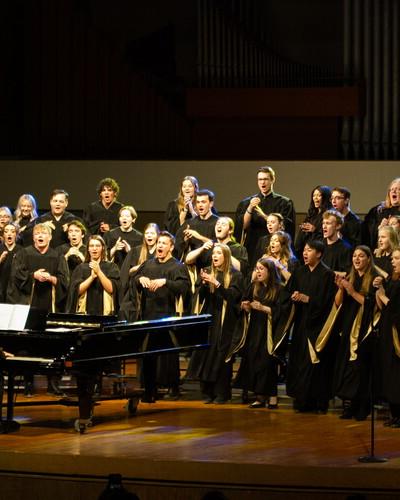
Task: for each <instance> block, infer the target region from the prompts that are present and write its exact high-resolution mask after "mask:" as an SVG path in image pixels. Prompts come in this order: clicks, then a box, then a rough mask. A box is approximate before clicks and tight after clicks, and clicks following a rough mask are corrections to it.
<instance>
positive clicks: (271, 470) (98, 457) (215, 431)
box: [0, 383, 400, 499]
mask: <svg viewBox="0 0 400 500" xmlns="http://www.w3.org/2000/svg"><path fill="white" fill-rule="evenodd" d="M281 391H282V388H281ZM197 395H198V392H197V385H196V384H193V383H192V384H186V385H185V386H184V392H183V398H182V399H181V400H179V401H166V400H161V401H158V402H157V403H155V404H151V405H150V404H145V403H140V404H139V407H138V411H137V415H136V416H129V414H128V412H127V410H126V409H125V408H124V405H125V402H124V401H123V400H117V401H107V402H101V403H100V404H99V405H98V406H96V408H95V425H94V427H92V428H90V429H89V430H88V432H87V433H86V434H84V435H79V434H77V433H75V432H74V430H73V422H74V419H75V418H76V414H77V409H76V407H65V406H59V405H50V406H17V407H16V408H15V414H16V419H17V420H18V421H19V422H20V424H21V428H20V430H19V431H18V432H16V433H12V434H3V435H0V472H1V474H7V473H8V474H11V475H12V474H17V473H18V474H21V473H22V474H28V475H29V474H35V475H57V476H65V477H67V476H70V477H75V478H85V477H86V478H89V477H91V478H93V477H99V478H102V479H104V477H106V476H107V475H108V474H109V473H113V472H115V473H120V474H122V476H123V477H124V478H125V479H126V481H133V482H134V483H135V484H140V483H141V482H142V483H143V484H144V483H154V482H156V483H158V484H172V483H174V484H175V483H180V484H184V485H186V486H188V485H197V486H199V485H200V486H204V488H212V487H218V488H228V489H231V490H232V491H231V495H230V496H229V498H232V499H233V498H236V496H234V494H235V491H236V490H237V491H242V493H243V491H250V490H252V489H254V490H255V491H254V492H253V493H254V494H253V496H252V497H251V498H263V497H262V496H260V497H258V496H255V492H256V491H258V490H260V491H262V490H264V491H270V492H272V491H283V490H287V492H288V493H289V492H290V491H292V490H295V491H301V490H302V489H304V491H306V490H307V491H310V490H311V491H314V492H315V493H316V492H318V491H319V490H321V491H325V492H326V491H329V490H331V491H332V495H333V494H334V493H335V492H336V493H337V495H339V494H340V492H342V493H343V492H346V493H348V492H353V491H354V492H358V493H359V492H364V493H365V492H368V498H375V496H371V495H378V496H376V498H381V499H382V498H395V497H396V496H393V495H396V494H397V493H396V492H398V495H399V496H400V429H391V428H385V427H383V425H382V424H383V420H382V419H383V414H382V412H378V420H377V422H376V427H375V429H376V435H375V437H376V440H375V454H376V455H379V456H385V457H387V458H388V461H387V462H386V463H378V464H377V463H373V464H363V463H360V462H359V461H358V458H359V457H360V456H363V455H368V454H370V451H371V449H370V420H369V419H368V420H367V421H365V422H356V421H354V420H350V421H349V420H345V421H343V420H340V419H339V418H338V415H339V413H340V412H339V409H330V410H329V412H328V414H327V415H314V414H296V413H294V412H293V410H292V409H291V401H290V399H289V398H286V397H284V396H282V397H280V404H279V409H277V410H268V409H258V410H254V409H250V408H248V407H247V406H246V405H243V404H240V396H239V394H236V395H235V397H234V399H233V402H232V404H225V405H216V404H211V405H205V404H203V403H202V402H201V401H198V400H196V399H194V398H196V396H197ZM45 399H49V397H48V396H45V395H44V394H41V395H38V396H35V397H34V398H30V399H28V398H23V397H19V398H18V401H19V402H21V403H22V402H24V401H26V402H27V403H28V404H31V403H32V402H37V401H40V400H45ZM50 399H52V398H50ZM52 400H53V401H55V399H52ZM224 491H225V490H224ZM336 493H335V494H336ZM343 494H344V493H343ZM311 497H313V496H312V495H309V498H311ZM0 498H3V497H1V495H0ZM4 498H6V497H4ZM141 498H142V497H141ZM145 498H147V497H145ZM148 498H151V497H150V496H149V497H148ZM171 498H172V497H171ZM174 498H175V497H174ZM176 498H184V497H176ZM193 498H194V497H193ZM196 498H197V497H196ZM198 498H200V497H198ZM237 498H239V496H238V497H237ZM241 498H243V495H242V496H241ZM268 498H274V497H270V496H268ZM276 498H278V497H276ZM279 498H281V497H279ZM286 498H289V496H286ZM290 498H291V497H290ZM293 498H300V497H299V495H297V496H296V495H295V496H293ZM315 498H317V497H315ZM324 498H346V496H342V497H340V496H331V497H329V496H326V495H325V496H324Z"/></svg>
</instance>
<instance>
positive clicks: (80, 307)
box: [67, 260, 120, 316]
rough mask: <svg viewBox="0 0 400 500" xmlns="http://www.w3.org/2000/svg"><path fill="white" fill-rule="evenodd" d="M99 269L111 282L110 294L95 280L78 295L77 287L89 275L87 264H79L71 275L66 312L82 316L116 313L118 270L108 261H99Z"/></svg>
mask: <svg viewBox="0 0 400 500" xmlns="http://www.w3.org/2000/svg"><path fill="white" fill-rule="evenodd" d="M100 268H101V270H102V271H103V273H104V274H105V275H106V276H107V278H109V279H110V280H111V283H112V286H113V291H112V293H111V294H109V293H108V292H106V291H105V290H104V288H103V286H102V284H101V283H100V280H99V279H98V278H96V279H95V280H94V281H93V283H92V284H91V286H90V287H89V288H88V290H87V291H86V292H85V293H84V294H83V295H81V296H80V295H79V286H80V284H81V283H82V282H83V281H85V280H86V279H87V278H88V277H89V276H90V274H91V271H92V270H91V269H90V267H89V263H88V262H83V263H82V264H79V266H77V267H76V268H75V270H74V272H73V273H72V276H71V285H70V289H69V294H68V302H67V311H68V312H71V313H76V312H80V313H83V314H95V315H104V316H107V315H112V314H116V313H117V312H118V307H119V302H118V300H119V285H120V278H119V269H118V266H117V265H116V264H114V263H113V262H108V261H104V260H103V261H101V262H100Z"/></svg>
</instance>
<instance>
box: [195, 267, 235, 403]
mask: <svg viewBox="0 0 400 500" xmlns="http://www.w3.org/2000/svg"><path fill="white" fill-rule="evenodd" d="M208 272H210V270H208ZM231 273H232V277H231V282H230V284H229V286H228V287H226V288H225V286H224V282H223V277H222V273H221V274H217V280H218V281H219V282H220V284H221V285H220V286H219V287H218V288H215V290H214V292H212V291H211V290H210V287H209V285H208V284H207V283H202V282H201V280H200V279H199V280H198V290H197V297H195V299H196V303H198V308H197V307H196V311H195V312H199V313H201V314H211V315H212V326H211V329H210V334H209V343H210V347H209V349H207V350H206V351H195V352H194V353H193V355H192V358H191V360H190V365H189V368H188V378H195V379H196V378H197V379H200V381H201V383H202V391H203V395H204V396H206V397H209V398H210V399H214V398H215V397H218V398H220V399H221V400H228V399H230V398H231V378H232V359H230V360H229V361H226V359H227V356H228V354H229V352H230V349H231V345H232V339H233V336H234V332H235V329H236V328H239V329H240V328H241V326H240V323H241V318H242V314H241V310H240V301H241V298H242V295H243V288H244V287H243V277H242V273H240V272H239V271H235V270H234V269H231Z"/></svg>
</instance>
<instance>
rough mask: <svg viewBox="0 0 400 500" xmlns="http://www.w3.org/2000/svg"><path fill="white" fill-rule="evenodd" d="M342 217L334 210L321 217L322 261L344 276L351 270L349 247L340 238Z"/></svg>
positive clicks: (350, 249) (350, 251)
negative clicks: (322, 237) (322, 236)
mask: <svg viewBox="0 0 400 500" xmlns="http://www.w3.org/2000/svg"><path fill="white" fill-rule="evenodd" d="M342 224H343V217H342V216H341V215H340V213H339V212H337V211H336V210H327V211H326V212H324V213H323V215H322V232H323V235H324V247H325V248H324V257H323V261H324V264H326V265H327V266H328V267H329V268H330V269H332V271H335V273H339V274H341V275H342V276H346V274H347V273H348V272H349V270H350V268H351V255H352V248H351V245H350V244H349V243H348V242H347V241H345V240H344V239H342V238H341V237H340V235H341V232H342Z"/></svg>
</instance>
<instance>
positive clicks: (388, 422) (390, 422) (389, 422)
mask: <svg viewBox="0 0 400 500" xmlns="http://www.w3.org/2000/svg"><path fill="white" fill-rule="evenodd" d="M399 420H400V417H391V418H388V419H387V420H385V421H384V422H383V425H384V427H392V425H393V424H395V423H397V422H398V421H399Z"/></svg>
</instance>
